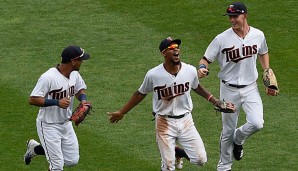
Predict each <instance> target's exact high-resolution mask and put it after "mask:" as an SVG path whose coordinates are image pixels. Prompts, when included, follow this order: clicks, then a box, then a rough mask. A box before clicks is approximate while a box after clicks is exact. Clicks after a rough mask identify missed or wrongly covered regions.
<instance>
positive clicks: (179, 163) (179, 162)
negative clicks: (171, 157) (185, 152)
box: [175, 157, 183, 170]
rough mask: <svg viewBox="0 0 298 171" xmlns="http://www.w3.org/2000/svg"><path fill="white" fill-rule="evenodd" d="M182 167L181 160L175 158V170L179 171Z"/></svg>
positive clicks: (180, 158)
mask: <svg viewBox="0 0 298 171" xmlns="http://www.w3.org/2000/svg"><path fill="white" fill-rule="evenodd" d="M182 167H183V160H182V157H176V161H175V168H176V169H177V170H181V169H182Z"/></svg>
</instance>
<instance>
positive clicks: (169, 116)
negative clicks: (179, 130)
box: [160, 114, 185, 119]
mask: <svg viewBox="0 0 298 171" xmlns="http://www.w3.org/2000/svg"><path fill="white" fill-rule="evenodd" d="M160 116H162V117H166V118H174V119H181V118H183V117H184V116H185V114H183V115H178V116H172V115H160Z"/></svg>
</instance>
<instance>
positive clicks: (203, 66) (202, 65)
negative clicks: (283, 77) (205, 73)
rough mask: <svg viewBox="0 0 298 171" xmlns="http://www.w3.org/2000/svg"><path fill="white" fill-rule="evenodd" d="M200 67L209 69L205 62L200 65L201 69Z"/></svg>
mask: <svg viewBox="0 0 298 171" xmlns="http://www.w3.org/2000/svg"><path fill="white" fill-rule="evenodd" d="M200 68H205V69H207V67H206V65H205V64H200V65H199V69H200Z"/></svg>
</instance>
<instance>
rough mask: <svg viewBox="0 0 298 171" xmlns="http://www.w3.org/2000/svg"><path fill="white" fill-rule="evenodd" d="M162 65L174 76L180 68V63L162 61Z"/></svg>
mask: <svg viewBox="0 0 298 171" xmlns="http://www.w3.org/2000/svg"><path fill="white" fill-rule="evenodd" d="M163 66H164V68H165V70H166V71H168V73H170V74H172V75H175V76H176V75H177V74H178V72H179V71H180V69H181V63H180V64H178V65H174V64H166V63H164V64H163Z"/></svg>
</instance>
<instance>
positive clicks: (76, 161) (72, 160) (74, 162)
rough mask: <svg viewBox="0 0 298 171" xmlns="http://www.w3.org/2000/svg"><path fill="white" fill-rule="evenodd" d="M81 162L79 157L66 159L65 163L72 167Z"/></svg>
mask: <svg viewBox="0 0 298 171" xmlns="http://www.w3.org/2000/svg"><path fill="white" fill-rule="evenodd" d="M78 163H79V157H77V158H73V159H71V160H68V161H64V164H65V165H66V166H68V167H71V166H75V165H77V164H78Z"/></svg>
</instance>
